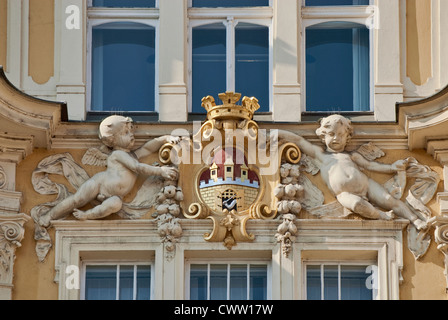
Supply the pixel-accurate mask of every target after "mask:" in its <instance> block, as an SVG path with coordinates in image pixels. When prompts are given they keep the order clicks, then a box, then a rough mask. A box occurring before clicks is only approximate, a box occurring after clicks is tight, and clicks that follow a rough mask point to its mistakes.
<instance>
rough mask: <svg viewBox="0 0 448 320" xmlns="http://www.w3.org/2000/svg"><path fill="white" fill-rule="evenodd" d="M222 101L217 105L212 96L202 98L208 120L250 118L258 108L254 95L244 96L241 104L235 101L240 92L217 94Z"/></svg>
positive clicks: (237, 99) (239, 96) (238, 97)
mask: <svg viewBox="0 0 448 320" xmlns="http://www.w3.org/2000/svg"><path fill="white" fill-rule="evenodd" d="M218 97H219V99H221V101H222V102H223V104H222V105H219V106H217V105H216V103H215V99H214V98H213V97H212V96H206V97H204V98H202V107H203V108H205V110H207V119H208V120H212V119H215V120H223V119H247V120H252V118H253V116H254V113H255V111H257V110H258V109H259V108H260V105H259V104H258V99H257V98H255V97H251V98H249V97H244V98H243V100H242V101H241V105H237V104H236V103H237V102H238V101H239V100H240V98H241V93H234V92H226V93H220V94H219V95H218Z"/></svg>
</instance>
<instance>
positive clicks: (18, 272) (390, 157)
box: [13, 149, 448, 300]
mask: <svg viewBox="0 0 448 320" xmlns="http://www.w3.org/2000/svg"><path fill="white" fill-rule="evenodd" d="M63 152H70V153H71V155H72V156H73V158H74V159H75V161H76V162H77V163H81V159H82V156H83V155H84V152H85V150H57V151H47V150H44V149H37V150H35V151H34V152H33V154H32V155H31V156H29V157H28V158H26V159H25V160H24V161H22V162H21V163H20V164H19V166H18V170H17V186H16V190H17V191H20V192H22V193H23V195H24V197H23V203H22V207H21V211H22V212H24V213H26V214H30V211H31V209H32V208H33V207H34V206H36V205H38V204H42V203H44V202H47V201H52V200H54V197H55V196H54V195H53V196H52V195H49V196H44V195H40V194H38V193H36V192H35V191H34V189H33V186H32V184H31V175H32V172H33V170H34V169H35V168H36V167H37V165H38V163H39V162H40V161H41V160H42V159H44V158H45V157H47V156H49V155H52V154H56V153H63ZM410 156H412V157H414V158H416V159H417V160H418V161H419V162H420V163H422V164H426V165H429V166H430V167H431V169H433V170H434V171H436V172H438V173H439V174H441V173H442V169H441V167H440V165H439V164H438V163H437V162H436V161H435V160H434V159H433V158H432V157H431V156H430V155H428V154H427V153H426V151H424V150H417V151H414V152H410V151H405V150H386V156H385V157H383V158H381V161H382V162H384V163H392V162H393V161H395V160H397V159H404V158H406V157H410ZM153 160H156V159H155V158H154V159H153V158H152V156H151V159H149V160H148V161H146V160H145V162H147V163H152V162H153ZM83 167H84V168H85V169H86V171H87V172H88V173H89V174H90V175H93V174H94V173H96V172H97V171H99V170H101V169H99V168H96V167H92V166H83ZM193 171H194V170H190V171H184V174H185V176H183V177H181V180H184V179H185V180H184V181H194V179H193V177H192V176H191V175H192V174H193ZM366 173H367V174H368V175H370V176H371V177H373V178H374V179H375V180H376V181H378V182H380V183H384V182H385V181H387V180H388V179H389V178H390V177H391V175H388V174H375V173H370V172H366ZM51 178H52V179H53V180H56V179H57V177H56V176H52V177H51ZM59 178H60V179H61V180H59V182H62V183H63V182H64V179H65V178H63V177H59ZM312 180H313V182H314V183H315V184H316V185H319V188H320V189H321V190H322V191H323V192H324V193H325V196H326V201H325V202H327V203H328V202H330V201H333V200H334V198H333V197H332V196H331V195H330V194H329V192H328V189H326V187H325V186H323V185H321V184H320V183H319V182H318V180H321V179H319V177H318V176H315V177H312ZM314 180H315V181H314ZM442 184H443V183H442V182H441V183H440V186H439V190H438V191H439V192H441V191H443V190H442V189H443V186H442ZM184 193H185V199H191V198H192V196H193V188H184ZM405 193H407V192H405ZM130 196H133V195H130ZM428 206H429V207H430V208H431V210H432V211H433V212H437V211H438V203H437V201H436V200H435V199H433V200H431V202H430V203H429V204H428ZM109 218H111V219H117V216H114V217H109ZM352 218H354V219H357V217H352ZM33 233H34V222H33V221H32V220H30V221H29V222H27V223H26V224H25V238H24V239H23V240H22V247H20V248H18V249H17V251H16V257H17V258H16V261H15V266H14V290H13V299H15V300H34V299H40V300H47V299H48V300H55V299H57V298H58V286H57V284H56V283H55V282H54V277H55V270H54V261H55V260H54V259H55V251H54V247H53V248H52V249H51V250H50V252H49V254H48V256H47V258H46V260H45V261H44V262H43V263H40V262H38V259H37V256H36V253H35V251H34V250H35V241H34V239H33ZM50 236H51V238H52V239H54V236H55V235H54V229H50ZM406 237H407V234H406V231H405V232H404V235H403V239H404V250H403V258H404V268H403V272H402V275H403V282H402V284H401V285H400V298H401V299H403V300H411V299H433V300H446V299H447V298H448V295H447V294H446V293H445V286H446V282H445V277H444V274H443V271H444V264H443V255H442V253H441V252H440V251H439V250H438V249H437V246H436V244H435V243H434V242H432V244H431V246H430V248H429V250H428V252H427V254H426V255H425V256H424V257H423V258H422V259H420V260H419V261H415V259H414V256H413V255H412V253H411V252H410V251H409V250H408V249H407V240H406V239H407V238H406Z"/></svg>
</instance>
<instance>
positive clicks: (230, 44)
mask: <svg viewBox="0 0 448 320" xmlns="http://www.w3.org/2000/svg"><path fill="white" fill-rule="evenodd" d="M237 23H238V22H236V21H235V19H234V17H227V21H226V22H225V25H226V31H227V42H226V61H227V74H226V79H227V81H226V86H227V88H226V90H227V91H232V92H235V26H236V24H237Z"/></svg>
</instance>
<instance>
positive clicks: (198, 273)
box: [190, 264, 207, 300]
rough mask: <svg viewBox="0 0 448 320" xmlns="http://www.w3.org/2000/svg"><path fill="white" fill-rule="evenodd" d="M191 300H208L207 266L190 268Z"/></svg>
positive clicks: (199, 265)
mask: <svg viewBox="0 0 448 320" xmlns="http://www.w3.org/2000/svg"><path fill="white" fill-rule="evenodd" d="M190 300H207V265H206V264H194V265H191V268H190Z"/></svg>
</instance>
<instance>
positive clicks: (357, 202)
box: [336, 192, 393, 220]
mask: <svg viewBox="0 0 448 320" xmlns="http://www.w3.org/2000/svg"><path fill="white" fill-rule="evenodd" d="M336 198H337V199H338V201H339V203H340V204H341V205H342V206H344V207H345V208H347V209H350V210H351V211H353V212H354V213H357V214H360V215H361V216H363V217H365V218H368V219H384V220H390V219H392V217H393V215H392V213H391V212H383V211H381V210H378V209H377V208H375V207H374V206H373V205H372V204H371V203H369V202H368V201H366V200H365V199H363V198H362V197H360V196H357V195H355V194H352V193H349V192H342V193H341V194H339V195H338V196H337V197H336Z"/></svg>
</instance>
